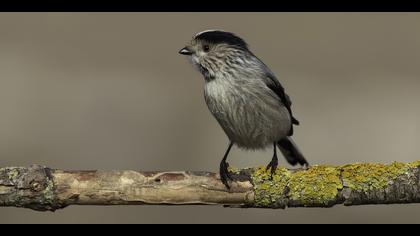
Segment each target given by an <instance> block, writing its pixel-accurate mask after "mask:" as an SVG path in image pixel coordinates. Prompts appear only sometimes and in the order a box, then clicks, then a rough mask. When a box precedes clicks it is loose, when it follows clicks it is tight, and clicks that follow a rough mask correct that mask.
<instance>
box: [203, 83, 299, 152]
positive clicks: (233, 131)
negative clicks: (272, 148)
mask: <svg viewBox="0 0 420 236" xmlns="http://www.w3.org/2000/svg"><path fill="white" fill-rule="evenodd" d="M205 98H206V103H207V105H208V107H209V110H210V112H211V113H212V114H213V116H214V117H215V118H216V120H217V121H218V122H219V124H220V125H221V127H222V128H223V130H224V131H225V133H226V135H227V136H228V137H229V139H230V140H231V141H232V142H234V143H235V144H236V145H237V146H239V147H242V148H246V149H261V148H265V147H267V146H268V145H271V144H272V143H273V142H276V141H279V140H280V139H282V138H284V137H285V136H287V134H288V132H289V130H290V127H291V119H290V115H289V113H288V110H287V109H286V108H285V107H284V106H283V105H282V104H281V102H280V101H279V100H277V99H276V98H273V97H271V96H265V95H263V94H262V95H261V94H258V93H250V91H236V92H232V91H230V90H228V89H220V88H219V90H217V91H215V90H214V88H211V87H206V89H205Z"/></svg>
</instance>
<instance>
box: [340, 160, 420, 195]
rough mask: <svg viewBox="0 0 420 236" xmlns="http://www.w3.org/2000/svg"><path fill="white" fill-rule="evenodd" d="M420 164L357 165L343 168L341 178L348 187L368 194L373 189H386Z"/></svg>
mask: <svg viewBox="0 0 420 236" xmlns="http://www.w3.org/2000/svg"><path fill="white" fill-rule="evenodd" d="M418 164H420V163H410V164H404V163H399V162H394V163H392V164H390V165H384V164H371V163H356V164H349V165H344V166H341V167H340V169H341V176H342V179H343V182H344V185H345V186H346V187H349V188H351V189H354V190H358V191H363V192H367V191H369V190H372V189H379V188H385V187H386V186H388V184H389V182H390V181H392V180H395V179H396V178H398V176H400V175H402V174H405V173H407V172H408V170H409V169H410V168H412V167H413V166H416V165H418Z"/></svg>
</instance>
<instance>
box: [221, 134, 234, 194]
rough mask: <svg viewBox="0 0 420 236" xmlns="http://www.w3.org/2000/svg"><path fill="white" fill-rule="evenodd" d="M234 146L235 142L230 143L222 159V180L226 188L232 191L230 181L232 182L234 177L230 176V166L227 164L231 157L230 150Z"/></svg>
mask: <svg viewBox="0 0 420 236" xmlns="http://www.w3.org/2000/svg"><path fill="white" fill-rule="evenodd" d="M232 146H233V142H230V143H229V146H228V148H227V150H226V153H225V155H224V157H223V159H222V162H220V179H221V180H222V183H223V184H224V185H225V186H226V188H228V189H230V186H229V183H228V181H229V180H232V176H231V175H230V174H229V170H228V168H229V164H228V163H227V162H226V160H227V157H228V155H229V152H230V149H231V148H232Z"/></svg>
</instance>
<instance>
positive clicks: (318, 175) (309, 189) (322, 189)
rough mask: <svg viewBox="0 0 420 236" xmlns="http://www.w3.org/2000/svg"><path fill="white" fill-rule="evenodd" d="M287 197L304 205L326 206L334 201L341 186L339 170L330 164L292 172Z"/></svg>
mask: <svg viewBox="0 0 420 236" xmlns="http://www.w3.org/2000/svg"><path fill="white" fill-rule="evenodd" d="M288 187H289V190H290V192H289V194H288V195H289V198H290V199H291V200H293V201H297V202H300V203H301V204H302V205H305V206H319V205H322V206H328V205H331V204H333V203H334V202H335V201H336V198H337V196H338V191H339V190H340V189H342V188H343V185H342V182H341V180H340V172H339V170H337V169H336V168H334V167H331V166H313V167H311V168H310V169H308V170H304V171H298V172H295V173H294V174H292V176H291V178H290V182H289V185H288Z"/></svg>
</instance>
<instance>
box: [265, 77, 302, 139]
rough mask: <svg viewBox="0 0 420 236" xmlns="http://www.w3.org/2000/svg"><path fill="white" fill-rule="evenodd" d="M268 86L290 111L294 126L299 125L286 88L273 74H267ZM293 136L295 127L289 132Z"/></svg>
mask: <svg viewBox="0 0 420 236" xmlns="http://www.w3.org/2000/svg"><path fill="white" fill-rule="evenodd" d="M266 78H267V79H266V80H265V82H266V85H267V87H268V88H270V89H271V90H272V91H273V92H274V93H275V94H276V95H277V96H278V97H279V98H280V101H281V102H282V103H283V104H284V106H285V107H286V108H287V110H288V111H289V114H290V117H291V118H292V124H294V125H299V121H298V120H297V119H296V118H295V117H293V114H292V101H291V100H290V97H289V95H287V94H286V92H285V90H284V87H283V86H282V85H281V84H280V82H279V80H278V79H277V78H276V77H275V76H274V75H273V74H272V73H271V72H269V73H267V75H266ZM292 135H293V125H292V126H291V129H290V131H289V136H292Z"/></svg>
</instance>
